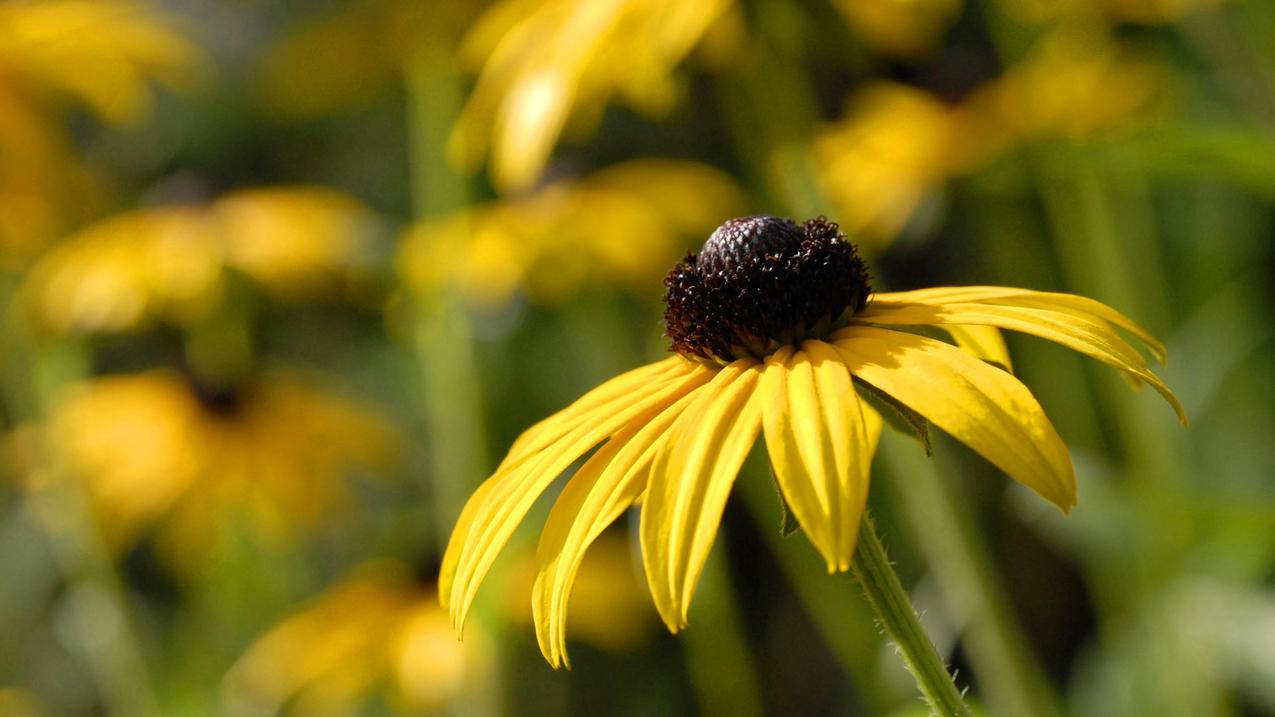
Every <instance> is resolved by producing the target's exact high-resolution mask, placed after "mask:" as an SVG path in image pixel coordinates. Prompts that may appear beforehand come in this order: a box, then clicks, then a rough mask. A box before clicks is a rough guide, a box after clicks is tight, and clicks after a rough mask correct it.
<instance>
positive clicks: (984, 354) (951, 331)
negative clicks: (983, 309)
mask: <svg viewBox="0 0 1275 717" xmlns="http://www.w3.org/2000/svg"><path fill="white" fill-rule="evenodd" d="M942 329H943V330H944V331H946V332H947V333H948V335H949V336H951V337H952V340H953V341H955V342H956V345H957V346H960V347H961V348H963V349H965V350H966V351H968V352H970V353H971V354H974V355H975V356H977V357H979V358H981V359H983V360H984V361H989V362H991V363H994V364H998V365H1000V366H1002V367H1003V368H1004V369H1005V370H1006V371H1013V370H1014V365H1013V364H1012V363H1011V362H1010V359H1009V348H1008V347H1007V346H1005V337H1004V336H1001V332H1000V331H999V330H998V329H997V328H996V327H994V326H977V325H967V326H962V325H960V324H947V325H944V326H943V327H942Z"/></svg>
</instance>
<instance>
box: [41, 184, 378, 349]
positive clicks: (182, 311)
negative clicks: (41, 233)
mask: <svg viewBox="0 0 1275 717" xmlns="http://www.w3.org/2000/svg"><path fill="white" fill-rule="evenodd" d="M374 225H375V222H374V215H373V214H372V212H371V211H370V210H368V209H367V208H366V207H364V206H363V205H362V204H360V203H359V202H357V201H356V200H354V199H352V198H350V197H347V196H345V195H343V194H340V193H338V192H335V191H332V190H328V189H321V188H317V187H283V188H267V189H253V190H244V191H239V192H234V193H232V194H229V195H226V196H225V197H223V198H221V199H219V200H217V201H215V202H213V203H212V204H210V205H207V206H194V205H192V206H166V207H156V208H152V209H143V210H139V211H135V212H130V213H127V214H123V215H120V216H116V217H112V218H110V219H106V220H104V221H101V222H99V223H97V224H94V225H92V226H90V227H88V228H86V229H84V230H82V231H80V232H79V233H77V234H76V235H74V236H72V237H70V238H68V239H67V240H66V241H64V242H62V243H61V244H59V245H57V246H56V247H54V248H53V249H51V250H50V251H49V252H48V253H47V254H46V255H45V256H44V257H42V258H41V259H40V261H39V262H37V263H36V265H35V266H34V267H33V268H32V270H31V274H30V276H29V278H28V279H27V281H26V284H25V286H24V287H23V293H24V301H25V302H26V305H27V308H28V309H29V310H30V312H31V313H32V315H33V316H34V317H35V318H36V319H37V321H38V323H39V324H40V325H42V326H43V327H45V328H47V329H49V330H52V331H55V332H60V333H89V332H119V331H128V330H132V329H137V328H139V327H142V326H145V325H146V324H147V323H148V322H150V321H154V320H162V321H170V322H174V323H179V324H181V323H187V322H190V321H192V320H195V319H197V318H199V317H200V316H203V315H204V314H206V313H207V312H208V311H209V310H210V309H211V308H212V307H214V306H216V304H217V302H218V300H219V299H220V297H221V293H222V290H223V281H224V270H225V269H226V268H227V267H229V268H234V269H237V270H239V271H242V272H243V273H245V274H247V275H249V276H251V277H252V278H253V279H255V280H257V281H258V282H259V283H261V285H262V286H264V287H265V288H266V289H268V290H270V291H272V292H273V293H275V294H277V295H279V296H281V297H283V298H298V297H306V296H317V295H320V294H322V293H323V292H325V291H327V290H329V289H331V288H339V287H340V284H341V282H343V281H345V280H346V279H348V278H349V277H350V276H352V275H354V274H356V273H357V271H358V270H359V269H360V268H361V266H362V265H363V264H365V263H366V262H367V261H368V255H369V254H370V251H371V243H370V241H369V239H370V234H371V233H372V230H373V229H374Z"/></svg>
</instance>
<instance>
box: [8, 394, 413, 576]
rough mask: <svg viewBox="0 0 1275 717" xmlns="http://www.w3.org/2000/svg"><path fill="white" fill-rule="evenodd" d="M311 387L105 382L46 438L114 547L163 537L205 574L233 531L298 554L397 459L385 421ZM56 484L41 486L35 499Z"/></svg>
mask: <svg viewBox="0 0 1275 717" xmlns="http://www.w3.org/2000/svg"><path fill="white" fill-rule="evenodd" d="M312 383H313V382H312V381H309V380H306V379H303V378H302V377H299V376H296V375H293V374H290V373H284V372H279V371H275V372H270V373H268V374H266V375H263V377H262V380H260V381H257V382H253V383H245V384H244V385H242V386H236V387H232V388H222V389H213V388H210V387H207V386H203V385H200V384H198V383H195V382H193V381H191V380H190V379H188V378H187V377H184V376H182V375H179V374H177V373H175V372H170V371H163V370H155V371H149V372H145V373H139V374H131V375H115V376H105V377H99V378H94V379H91V380H89V381H86V382H84V383H82V384H78V385H76V386H74V387H72V388H70V389H68V390H67V391H66V392H65V393H64V394H63V395H61V396H60V397H59V399H58V400H57V401H56V402H55V405H54V406H53V410H52V413H51V415H50V417H49V420H48V422H47V424H46V425H45V426H44V430H45V434H44V435H45V439H46V440H47V441H48V442H49V443H50V445H53V446H57V447H58V450H59V451H60V453H61V455H62V456H63V457H64V460H65V468H66V470H67V472H66V475H67V476H68V477H70V478H72V479H74V480H77V481H80V483H81V484H82V485H83V486H84V488H85V493H86V494H87V495H88V498H89V503H90V505H91V507H92V509H93V512H94V514H95V516H96V517H97V520H98V521H99V523H100V524H101V526H102V531H103V534H104V536H105V538H106V540H107V542H108V545H109V547H110V548H112V549H113V550H115V551H119V552H124V551H127V550H128V549H129V548H131V547H133V546H134V545H135V544H137V542H138V541H140V540H141V539H142V538H143V537H144V536H146V535H147V534H148V533H149V532H151V531H154V533H155V536H156V545H157V547H158V549H159V551H160V554H161V555H162V556H163V557H165V558H166V559H168V560H169V562H170V563H171V564H172V565H173V566H174V567H178V568H196V569H197V568H198V567H199V565H200V564H201V562H202V561H203V560H204V559H206V558H207V557H208V556H209V555H210V554H211V553H212V551H213V548H214V547H215V546H216V544H217V538H218V537H219V536H220V535H222V531H224V530H225V529H226V528H227V527H228V526H231V525H237V524H243V525H247V526H248V527H249V529H250V531H251V533H252V535H253V536H254V537H256V538H258V539H259V542H260V543H261V544H263V545H269V546H292V545H294V544H295V543H296V542H297V540H298V539H299V537H300V536H302V535H304V534H306V533H308V532H309V531H311V530H313V529H316V528H318V527H319V526H321V525H323V524H324V523H325V522H328V521H331V520H333V519H334V518H335V517H338V516H341V515H346V514H348V513H349V512H350V506H351V505H352V501H353V496H352V493H351V486H350V484H349V481H348V480H347V478H348V477H349V476H350V475H351V474H353V473H355V472H367V473H372V470H373V469H379V468H383V467H385V466H386V465H387V464H388V463H389V462H390V461H391V459H392V456H393V452H394V450H395V447H394V446H395V436H394V434H393V432H392V429H390V427H389V426H388V425H387V424H386V423H385V421H384V419H383V417H382V416H381V414H380V413H379V412H377V411H375V410H374V409H373V408H371V407H370V406H367V405H365V404H362V403H357V402H354V401H351V400H348V399H346V398H344V397H342V396H339V395H336V394H333V393H331V392H330V391H327V390H324V389H321V388H319V387H317V386H315V385H312ZM360 469H368V470H366V471H360ZM58 475H62V474H58ZM48 479H49V477H48V476H44V475H39V474H33V475H31V476H29V478H28V488H29V489H31V490H39V489H40V488H41V487H42V486H43V482H42V481H46V480H48Z"/></svg>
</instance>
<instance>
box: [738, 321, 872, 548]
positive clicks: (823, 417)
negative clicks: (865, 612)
mask: <svg viewBox="0 0 1275 717" xmlns="http://www.w3.org/2000/svg"><path fill="white" fill-rule="evenodd" d="M761 394H762V396H763V397H764V398H763V404H762V405H763V408H762V417H763V426H764V428H765V435H766V448H767V450H768V451H769V453H770V460H771V465H772V466H773V467H774V470H775V477H776V478H777V480H778V482H779V487H780V489H781V490H782V491H783V493H784V497H785V499H786V500H787V501H788V504H789V506H790V507H791V508H792V510H793V512H794V513H795V514H796V516H797V520H798V522H799V523H801V526H802V528H803V529H804V530H805V531H806V534H807V536H808V537H809V538H810V541H811V542H812V543H814V545H815V547H816V548H817V549H818V550H819V552H820V554H821V555H823V557H824V560H825V561H826V562H827V565H828V572H835V571H837V570H847V569H849V567H850V560H851V558H852V557H853V555H854V546H855V538H856V536H857V535H858V527H859V519H860V518H861V516H862V514H863V506H864V504H865V502H866V500H867V496H868V477H869V476H868V474H869V469H870V466H871V460H872V453H871V450H870V445H869V436H868V432H867V423H866V420H865V418H864V413H863V410H862V408H861V407H860V402H859V399H858V396H857V395H856V394H855V391H854V386H853V383H852V381H851V378H850V372H849V370H848V369H847V368H846V365H845V363H844V362H843V361H842V359H841V356H840V355H839V354H838V353H837V352H836V350H835V349H834V348H833V347H832V346H830V345H828V344H826V343H823V342H821V341H807V342H805V343H804V344H803V345H802V350H801V351H797V352H793V351H792V350H791V349H790V348H785V349H781V350H780V351H779V352H776V353H775V354H774V355H772V356H771V357H770V358H768V359H767V361H766V369H765V376H764V378H763V386H762V387H761Z"/></svg>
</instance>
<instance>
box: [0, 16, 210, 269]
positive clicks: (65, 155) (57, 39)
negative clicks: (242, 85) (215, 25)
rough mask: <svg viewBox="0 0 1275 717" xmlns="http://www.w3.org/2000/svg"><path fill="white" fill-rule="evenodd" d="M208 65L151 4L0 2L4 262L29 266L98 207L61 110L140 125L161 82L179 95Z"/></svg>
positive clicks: (0, 243) (0, 238)
mask: <svg viewBox="0 0 1275 717" xmlns="http://www.w3.org/2000/svg"><path fill="white" fill-rule="evenodd" d="M205 65H206V58H205V57H204V55H203V53H202V51H201V50H199V48H197V47H196V46H195V45H194V43H192V42H191V41H190V40H189V39H188V38H187V37H186V36H185V35H184V33H183V32H181V29H180V27H179V22H177V20H176V18H174V17H173V16H172V15H170V14H168V13H166V12H162V11H159V10H157V9H156V8H154V7H152V6H150V5H149V4H144V3H140V2H133V1H131V0H124V1H116V0H44V1H43V2H30V1H28V0H0V263H4V264H8V265H13V264H21V263H24V261H25V260H27V259H29V258H30V257H31V256H32V254H34V253H35V252H36V251H37V250H38V249H40V248H41V247H42V246H44V244H45V243H47V242H48V241H50V240H52V239H54V238H55V237H56V236H57V235H58V234H59V233H60V232H61V231H64V230H65V228H66V227H67V226H71V225H73V224H74V223H75V222H78V221H83V220H84V219H85V218H87V217H88V216H91V215H90V214H89V213H88V211H86V210H87V208H88V207H91V206H94V205H95V204H96V202H95V201H94V196H95V194H96V193H97V192H98V190H99V188H98V187H97V186H95V184H94V182H93V181H92V177H91V173H90V172H89V170H88V169H87V168H86V167H85V166H84V165H83V164H82V163H81V162H80V160H79V158H78V157H76V156H75V152H74V151H73V143H72V141H71V137H70V133H69V132H67V131H66V128H65V127H63V124H64V122H63V113H62V112H61V110H62V109H63V107H64V106H68V105H79V106H83V107H86V108H88V109H89V110H91V111H92V112H93V113H94V114H95V115H96V116H97V117H99V118H101V119H103V120H105V121H107V122H111V123H114V124H133V123H136V122H138V121H139V120H141V119H142V118H143V117H145V116H146V115H147V113H148V112H149V110H150V108H151V106H152V105H153V104H154V101H153V93H152V89H151V88H152V86H153V85H154V84H161V85H166V86H168V87H170V88H176V89H180V88H182V87H185V86H187V85H189V84H190V82H191V80H192V79H193V78H194V77H195V76H196V75H197V74H198V73H199V72H200V71H201V70H202V69H203V68H204V66H205Z"/></svg>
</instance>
